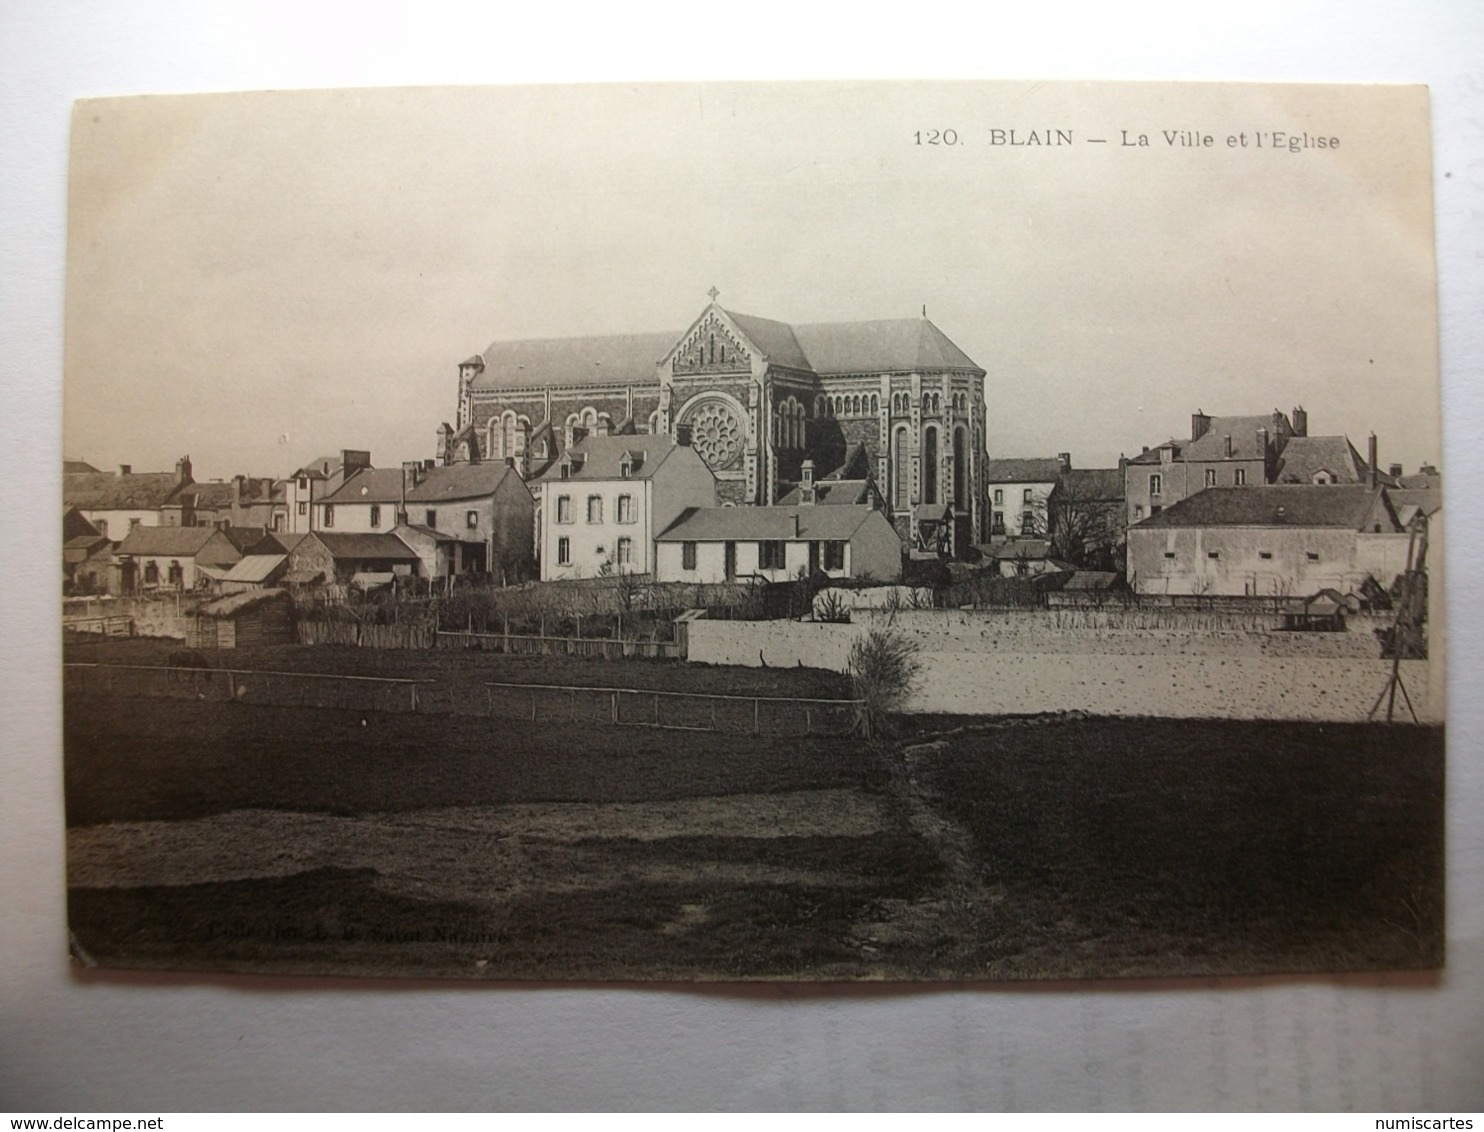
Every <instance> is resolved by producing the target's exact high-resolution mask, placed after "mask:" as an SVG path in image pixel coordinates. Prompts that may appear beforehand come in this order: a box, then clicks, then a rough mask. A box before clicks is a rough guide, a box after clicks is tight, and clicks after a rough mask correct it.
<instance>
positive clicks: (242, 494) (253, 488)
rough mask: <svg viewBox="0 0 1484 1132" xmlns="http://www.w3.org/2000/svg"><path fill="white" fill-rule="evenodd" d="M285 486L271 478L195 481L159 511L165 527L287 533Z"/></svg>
mask: <svg viewBox="0 0 1484 1132" xmlns="http://www.w3.org/2000/svg"><path fill="white" fill-rule="evenodd" d="M284 490H285V489H284V485H283V484H282V483H281V482H275V481H274V480H272V479H270V478H264V477H252V476H233V477H232V478H231V479H230V480H210V481H208V482H206V483H201V482H199V481H198V482H195V483H192V484H190V485H189V486H188V487H185V488H182V489H181V490H180V491H178V492H177V493H176V494H175V497H174V498H173V499H171V500H170V502H169V503H167V504H165V505H164V506H163V507H161V509H160V525H161V526H165V527H259V528H262V529H264V530H285V529H287V526H288V511H287V508H286V505H285V500H284Z"/></svg>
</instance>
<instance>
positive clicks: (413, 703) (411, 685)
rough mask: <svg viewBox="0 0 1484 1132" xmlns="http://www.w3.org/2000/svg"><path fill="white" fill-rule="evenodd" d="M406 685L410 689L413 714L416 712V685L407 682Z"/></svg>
mask: <svg viewBox="0 0 1484 1132" xmlns="http://www.w3.org/2000/svg"><path fill="white" fill-rule="evenodd" d="M407 686H408V687H409V688H411V689H412V711H413V714H414V715H415V714H417V685H416V684H409V685H407Z"/></svg>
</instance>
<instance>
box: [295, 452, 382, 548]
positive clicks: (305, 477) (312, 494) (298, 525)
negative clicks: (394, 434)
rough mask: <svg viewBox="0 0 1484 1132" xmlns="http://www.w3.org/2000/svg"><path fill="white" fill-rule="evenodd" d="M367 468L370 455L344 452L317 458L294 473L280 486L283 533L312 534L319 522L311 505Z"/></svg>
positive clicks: (313, 505) (369, 464) (368, 453)
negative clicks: (281, 492) (316, 523)
mask: <svg viewBox="0 0 1484 1132" xmlns="http://www.w3.org/2000/svg"><path fill="white" fill-rule="evenodd" d="M370 466H371V453H370V452H366V451H362V450H359V449H355V448H346V449H343V450H342V451H341V452H340V454H339V455H338V456H321V457H320V458H319V459H317V460H311V461H310V462H309V463H307V464H305V465H304V466H303V467H302V468H297V469H295V471H294V474H293V475H291V476H290V477H289V478H288V479H287V480H285V481H284V484H283V509H284V516H285V523H284V527H283V529H284V530H285V531H287V532H289V533H292V534H304V533H306V532H308V531H312V530H315V529H316V526H315V521H316V520H317V519H318V518H319V516H318V514H317V513H316V511H315V504H316V503H317V502H318V501H319V500H321V499H323V498H324V497H325V496H327V495H330V494H332V493H334V492H335V491H338V490H339V489H340V487H341V485H342V484H344V483H345V481H346V480H347V479H348V478H349V477H350V476H353V475H355V473H356V472H358V471H359V470H361V469H362V468H369V467H370Z"/></svg>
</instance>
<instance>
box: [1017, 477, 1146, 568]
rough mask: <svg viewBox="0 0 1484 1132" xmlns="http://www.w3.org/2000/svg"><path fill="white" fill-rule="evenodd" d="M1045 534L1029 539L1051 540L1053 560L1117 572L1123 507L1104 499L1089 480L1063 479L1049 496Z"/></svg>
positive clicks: (1113, 501)
mask: <svg viewBox="0 0 1484 1132" xmlns="http://www.w3.org/2000/svg"><path fill="white" fill-rule="evenodd" d="M1044 532H1045V533H1044V534H1043V535H1040V536H1028V537H1044V538H1046V539H1048V540H1049V541H1050V543H1051V553H1052V556H1053V557H1055V558H1059V559H1061V560H1062V561H1064V562H1070V563H1071V564H1072V565H1073V566H1079V567H1081V568H1082V569H1084V570H1117V569H1118V568H1119V566H1120V565H1121V563H1120V562H1119V548H1120V546H1121V544H1122V542H1123V532H1124V509H1123V504H1122V503H1121V502H1120V501H1118V500H1113V499H1103V498H1100V497H1099V496H1098V494H1097V493H1096V491H1095V490H1094V488H1093V487H1092V483H1091V481H1090V480H1089V479H1088V478H1086V477H1081V476H1076V477H1073V476H1063V477H1062V478H1061V479H1059V480H1058V481H1057V482H1056V486H1055V487H1053V488H1052V489H1051V494H1050V495H1049V496H1047V499H1046V517H1045V521H1044Z"/></svg>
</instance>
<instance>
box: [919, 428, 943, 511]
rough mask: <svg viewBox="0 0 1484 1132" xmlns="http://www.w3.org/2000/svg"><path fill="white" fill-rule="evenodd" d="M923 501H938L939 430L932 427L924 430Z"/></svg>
mask: <svg viewBox="0 0 1484 1132" xmlns="http://www.w3.org/2000/svg"><path fill="white" fill-rule="evenodd" d="M922 501H923V502H924V503H937V502H938V501H939V500H938V430H937V429H936V428H934V427H932V426H931V425H929V426H928V427H927V428H925V429H923V430H922Z"/></svg>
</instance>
